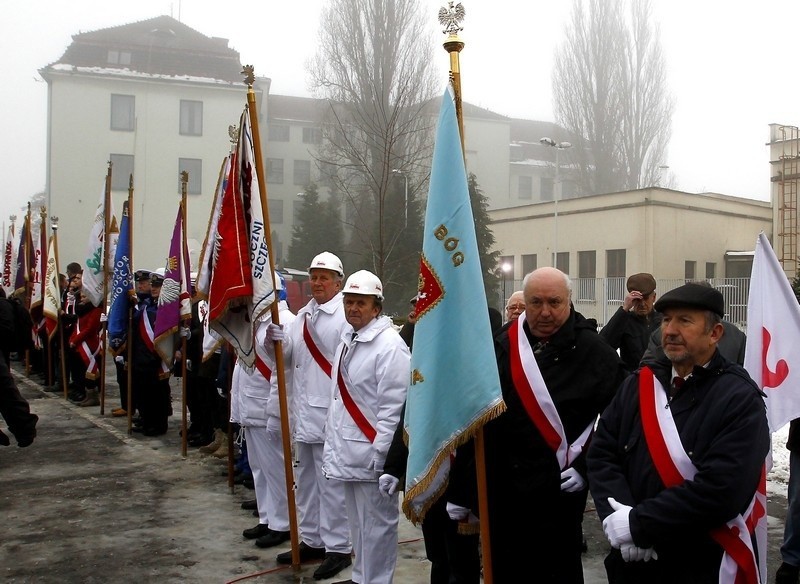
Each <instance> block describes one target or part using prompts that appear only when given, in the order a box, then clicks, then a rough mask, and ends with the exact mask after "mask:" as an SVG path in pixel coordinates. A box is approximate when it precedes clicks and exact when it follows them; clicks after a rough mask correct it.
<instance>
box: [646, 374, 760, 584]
mask: <svg viewBox="0 0 800 584" xmlns="http://www.w3.org/2000/svg"><path fill="white" fill-rule="evenodd" d="M668 404H669V402H668V401H667V392H666V391H665V390H664V387H663V386H662V385H661V383H660V382H659V381H658V379H656V378H655V376H654V375H653V372H652V371H651V370H650V369H649V368H648V367H642V369H641V371H640V372H639V409H640V411H641V415H642V426H643V428H644V435H645V441H646V442H647V448H648V450H649V451H650V457H651V458H652V460H653V465H654V466H655V468H656V471H657V472H658V475H659V477H661V481H662V482H663V483H664V485H665V486H666V487H667V488H669V487H674V486H677V485H680V484H681V483H683V482H684V481H686V480H692V479H693V478H694V475H695V474H696V473H697V468H696V467H695V466H694V464H693V463H692V461H691V459H690V458H689V456H688V455H687V454H686V451H685V450H684V448H683V444H682V443H681V438H680V435H679V434H678V429H677V427H676V426H675V420H674V419H673V418H672V410H671V409H670V408H669V407H668ZM761 504H762V502H761V501H760V500H759V497H758V493H756V495H755V496H754V497H753V501H752V502H751V503H750V506H749V508H748V514H750V515H751V516H754V515H757V513H758V511H757V508H758V507H759V506H760V505H761ZM762 511H763V509H762ZM755 519H756V521H757V520H758V517H755ZM711 537H712V538H713V539H714V541H716V542H717V543H718V544H719V545H720V546H721V547H722V549H723V550H725V554H724V555H723V556H722V563H721V564H720V568H719V582H720V584H758V582H759V581H760V579H759V571H758V566H757V564H756V557H755V553H754V551H753V544H752V540H751V538H750V531H749V530H748V526H747V524H746V522H745V520H744V518H743V517H742V516H741V515H737V516H736V517H734V518H733V519H731V520H730V521H728V522H727V523H726V524H725V525H723V526H720V527H717V528H715V529H713V530H711Z"/></svg>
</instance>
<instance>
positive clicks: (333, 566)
mask: <svg viewBox="0 0 800 584" xmlns="http://www.w3.org/2000/svg"><path fill="white" fill-rule="evenodd" d="M352 563H353V561H352V560H351V559H350V554H339V553H336V552H326V553H325V559H324V560H322V563H321V564H320V565H319V568H317V569H316V570H314V580H324V579H325V578H333V577H334V576H335V575H336V574H338V573H339V572H341V571H342V570H344V569H345V568H346V567H347V566H349V565H350V564H352Z"/></svg>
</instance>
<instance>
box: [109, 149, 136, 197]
mask: <svg viewBox="0 0 800 584" xmlns="http://www.w3.org/2000/svg"><path fill="white" fill-rule="evenodd" d="M110 160H111V190H112V191H125V192H126V193H127V192H128V187H129V186H130V182H131V175H132V174H133V156H132V155H130V154H112V155H111V157H110Z"/></svg>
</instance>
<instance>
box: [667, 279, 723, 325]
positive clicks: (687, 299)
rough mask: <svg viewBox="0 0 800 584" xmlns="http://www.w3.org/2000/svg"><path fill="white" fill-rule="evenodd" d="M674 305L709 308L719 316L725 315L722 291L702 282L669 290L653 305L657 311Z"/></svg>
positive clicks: (701, 308)
mask: <svg viewBox="0 0 800 584" xmlns="http://www.w3.org/2000/svg"><path fill="white" fill-rule="evenodd" d="M674 306H686V307H689V308H699V309H700V310H710V311H711V312H715V313H716V314H718V315H719V316H720V318H722V317H724V316H725V299H724V298H723V297H722V293H721V292H720V291H719V290H716V289H714V288H711V287H709V286H703V285H702V284H684V285H683V286H680V287H678V288H675V289H674V290H670V291H669V292H667V293H666V294H664V295H663V296H662V297H661V298H659V299H658V300H656V303H655V305H654V306H653V307H654V308H655V309H656V310H657V311H658V312H664V310H666V309H667V308H672V307H674Z"/></svg>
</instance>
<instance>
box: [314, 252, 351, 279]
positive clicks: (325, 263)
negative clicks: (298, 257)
mask: <svg viewBox="0 0 800 584" xmlns="http://www.w3.org/2000/svg"><path fill="white" fill-rule="evenodd" d="M314 268H321V269H323V270H331V271H332V272H336V273H337V274H339V276H341V277H342V278H344V268H343V267H342V260H340V259H339V258H338V257H336V256H335V255H333V254H332V253H331V252H329V251H323V252H322V253H321V254H319V255H317V256H315V257H314V259H313V260H311V265H310V266H308V271H309V272H310V271H311V270H312V269H314Z"/></svg>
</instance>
